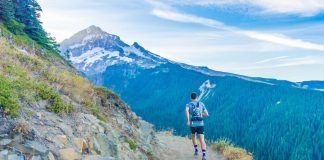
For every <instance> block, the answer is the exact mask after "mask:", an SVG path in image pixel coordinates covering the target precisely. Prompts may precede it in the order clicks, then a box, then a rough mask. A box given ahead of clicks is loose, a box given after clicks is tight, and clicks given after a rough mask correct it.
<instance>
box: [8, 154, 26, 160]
mask: <svg viewBox="0 0 324 160" xmlns="http://www.w3.org/2000/svg"><path fill="white" fill-rule="evenodd" d="M8 160H24V156H22V155H17V154H10V155H8Z"/></svg>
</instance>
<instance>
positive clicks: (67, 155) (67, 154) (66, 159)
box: [59, 148, 81, 160]
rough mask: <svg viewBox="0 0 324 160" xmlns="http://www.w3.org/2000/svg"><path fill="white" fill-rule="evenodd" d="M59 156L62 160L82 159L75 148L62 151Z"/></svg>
mask: <svg viewBox="0 0 324 160" xmlns="http://www.w3.org/2000/svg"><path fill="white" fill-rule="evenodd" d="M59 154H60V157H61V159H62V160H78V159H81V156H80V155H79V154H78V153H77V152H76V151H75V150H74V149H73V148H66V149H60V150H59Z"/></svg>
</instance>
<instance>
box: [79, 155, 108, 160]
mask: <svg viewBox="0 0 324 160" xmlns="http://www.w3.org/2000/svg"><path fill="white" fill-rule="evenodd" d="M82 160H114V158H113V157H110V156H107V157H105V156H98V155H88V156H85V157H84V158H82Z"/></svg>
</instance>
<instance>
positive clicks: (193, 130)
mask: <svg viewBox="0 0 324 160" xmlns="http://www.w3.org/2000/svg"><path fill="white" fill-rule="evenodd" d="M190 130H191V134H195V133H197V134H204V126H199V127H190Z"/></svg>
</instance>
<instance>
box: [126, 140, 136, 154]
mask: <svg viewBox="0 0 324 160" xmlns="http://www.w3.org/2000/svg"><path fill="white" fill-rule="evenodd" d="M126 142H127V143H128V144H129V148H130V149H131V150H133V151H135V150H136V148H137V144H136V142H135V141H133V140H131V139H130V138H127V139H126Z"/></svg>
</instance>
